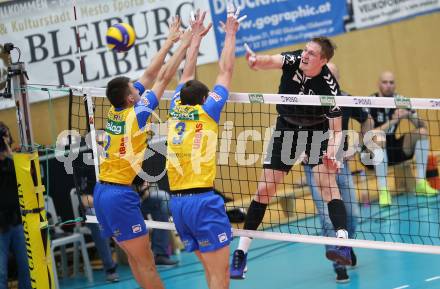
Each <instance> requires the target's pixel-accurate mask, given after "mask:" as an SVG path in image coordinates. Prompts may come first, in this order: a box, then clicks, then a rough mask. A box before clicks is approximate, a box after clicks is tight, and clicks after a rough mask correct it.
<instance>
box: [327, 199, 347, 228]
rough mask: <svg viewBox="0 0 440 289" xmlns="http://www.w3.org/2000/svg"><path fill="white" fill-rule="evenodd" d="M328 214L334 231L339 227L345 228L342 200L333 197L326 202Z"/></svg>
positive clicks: (345, 215)
mask: <svg viewBox="0 0 440 289" xmlns="http://www.w3.org/2000/svg"><path fill="white" fill-rule="evenodd" d="M327 207H328V214H329V217H330V220H331V221H332V224H333V228H335V231H337V230H339V229H344V230H347V211H346V210H345V205H344V202H343V201H342V200H338V199H333V200H331V201H330V202H328V204H327Z"/></svg>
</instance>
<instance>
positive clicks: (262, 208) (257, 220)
mask: <svg viewBox="0 0 440 289" xmlns="http://www.w3.org/2000/svg"><path fill="white" fill-rule="evenodd" d="M266 208H267V204H263V203H259V202H257V201H254V200H252V202H251V205H250V206H249V209H248V212H247V215H246V219H245V220H244V227H243V229H245V230H256V229H258V226H259V225H260V224H261V222H262V221H263V217H264V213H266Z"/></svg>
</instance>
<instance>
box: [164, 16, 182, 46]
mask: <svg viewBox="0 0 440 289" xmlns="http://www.w3.org/2000/svg"><path fill="white" fill-rule="evenodd" d="M180 24H181V21H180V17H179V16H177V15H176V16H174V17H173V18H171V24H170V27H169V28H170V32H169V33H168V37H167V38H168V39H169V40H171V41H172V42H174V43H176V42H178V41H179V40H180V37H181V36H182V31H181V30H180Z"/></svg>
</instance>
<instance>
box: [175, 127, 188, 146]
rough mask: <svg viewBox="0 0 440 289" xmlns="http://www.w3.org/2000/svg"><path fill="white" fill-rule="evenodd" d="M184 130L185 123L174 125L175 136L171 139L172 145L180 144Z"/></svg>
mask: <svg viewBox="0 0 440 289" xmlns="http://www.w3.org/2000/svg"><path fill="white" fill-rule="evenodd" d="M185 128H186V123H184V122H179V123H178V124H176V127H175V130H176V133H177V136H175V137H173V144H175V145H180V144H182V140H183V135H184V134H185Z"/></svg>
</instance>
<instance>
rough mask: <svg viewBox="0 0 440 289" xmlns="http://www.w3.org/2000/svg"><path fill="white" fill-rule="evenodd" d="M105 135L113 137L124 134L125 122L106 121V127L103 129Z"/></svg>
mask: <svg viewBox="0 0 440 289" xmlns="http://www.w3.org/2000/svg"><path fill="white" fill-rule="evenodd" d="M105 131H106V132H107V133H110V134H113V135H121V134H124V133H125V121H114V120H111V119H108V120H107V125H106V127H105Z"/></svg>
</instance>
